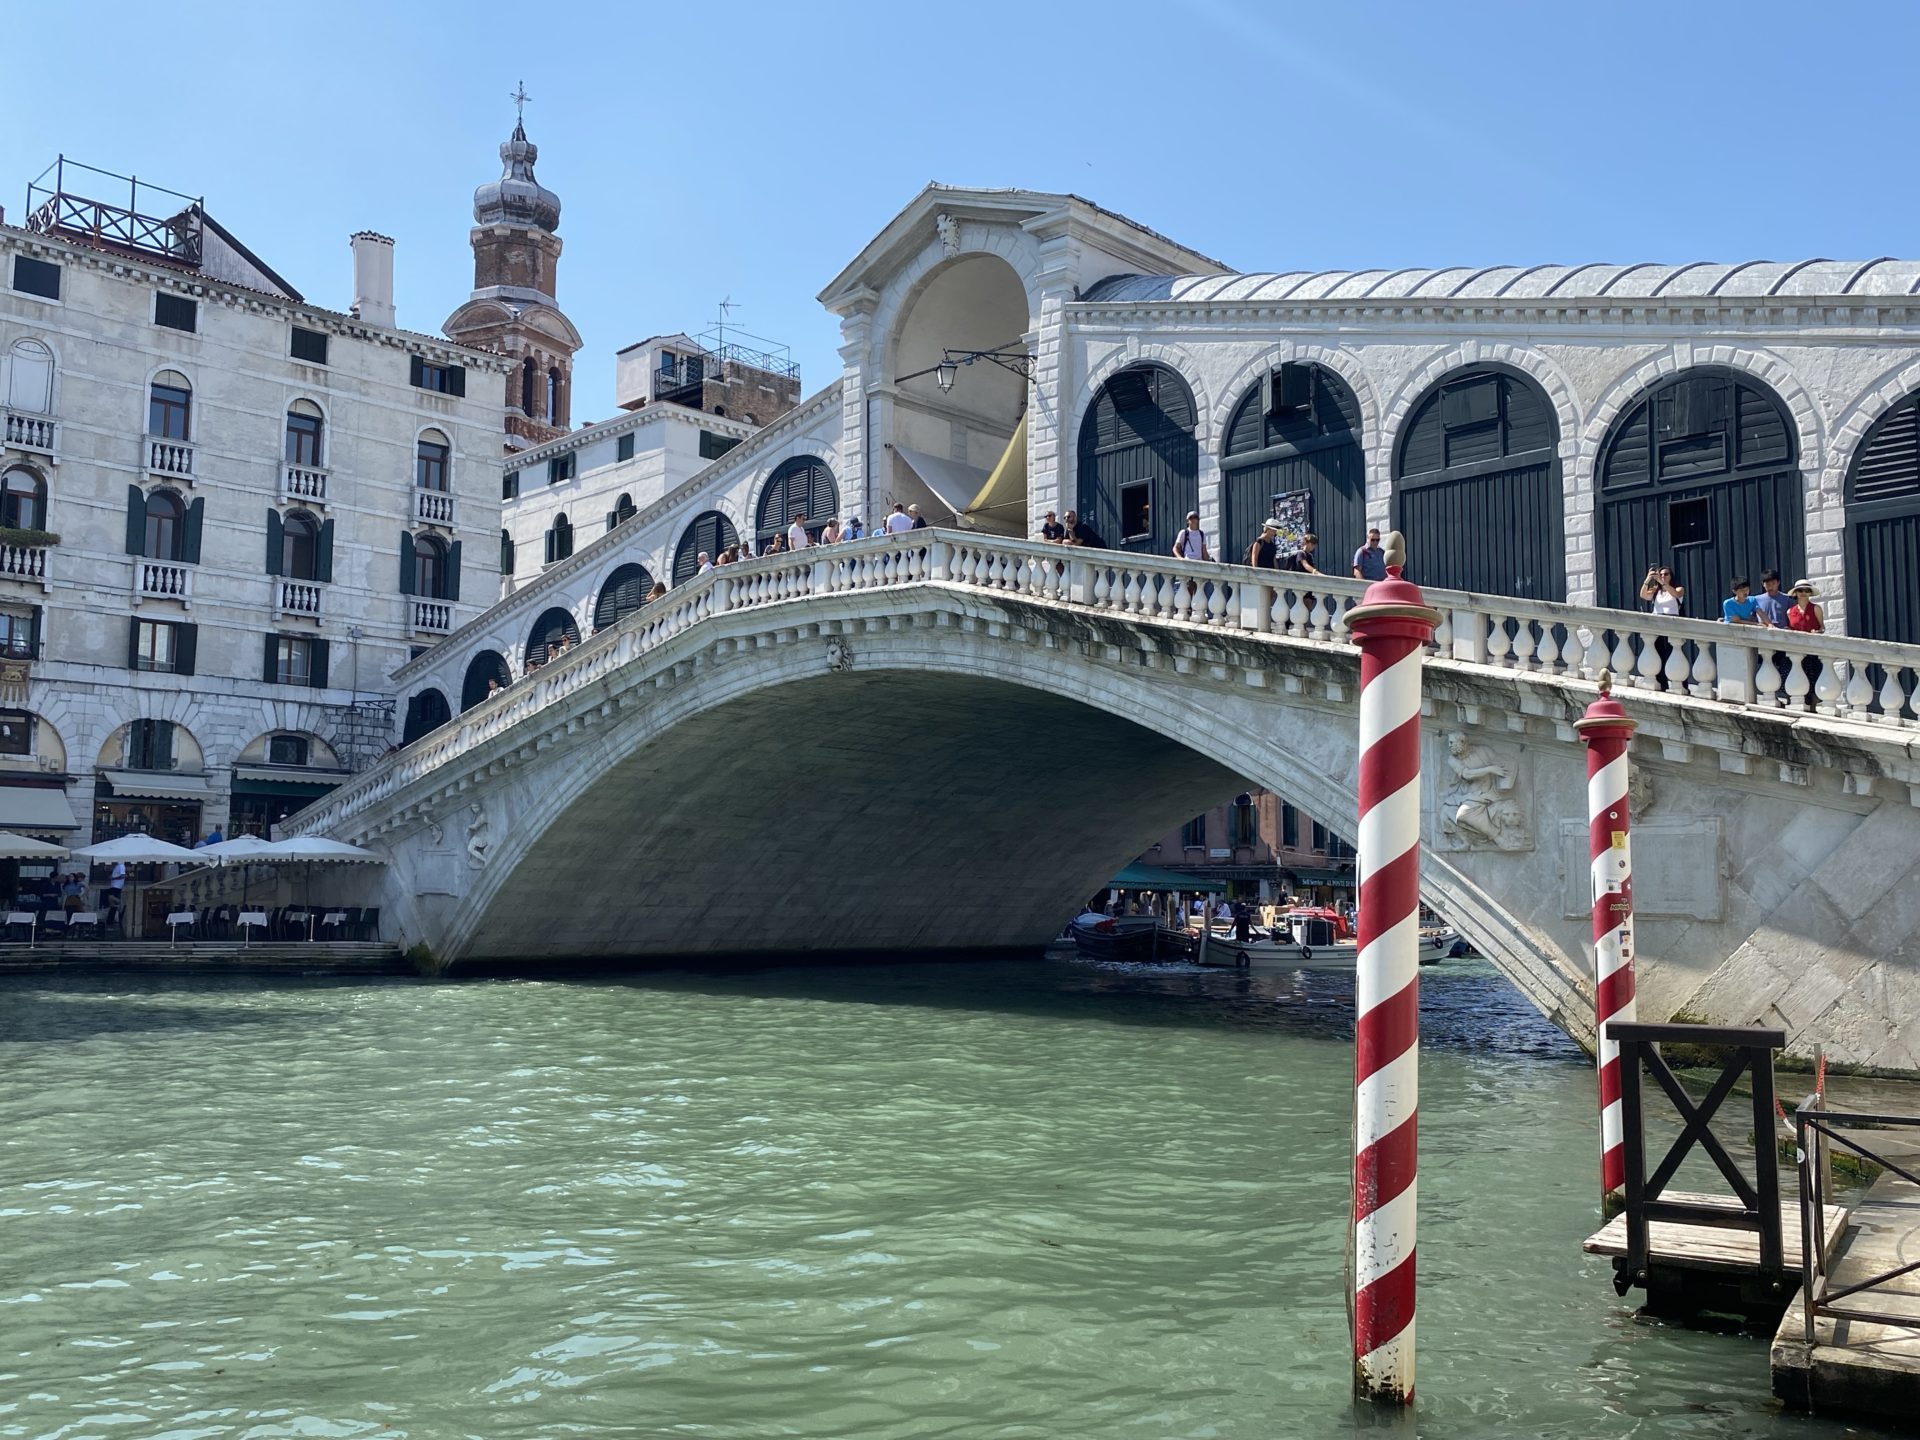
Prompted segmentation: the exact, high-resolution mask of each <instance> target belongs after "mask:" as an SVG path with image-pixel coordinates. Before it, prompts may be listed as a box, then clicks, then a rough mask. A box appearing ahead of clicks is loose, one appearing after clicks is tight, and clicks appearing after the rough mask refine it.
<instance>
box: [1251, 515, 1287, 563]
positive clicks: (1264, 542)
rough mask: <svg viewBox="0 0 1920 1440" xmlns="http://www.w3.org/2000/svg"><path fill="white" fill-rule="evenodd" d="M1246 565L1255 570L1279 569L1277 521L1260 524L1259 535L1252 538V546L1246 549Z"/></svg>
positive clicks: (1278, 525) (1278, 530)
mask: <svg viewBox="0 0 1920 1440" xmlns="http://www.w3.org/2000/svg"><path fill="white" fill-rule="evenodd" d="M1247 564H1249V565H1251V566H1252V567H1253V568H1254V569H1256V570H1278V569H1279V568H1280V522H1279V521H1278V520H1264V521H1262V522H1261V524H1260V533H1259V534H1258V535H1256V536H1254V539H1253V544H1251V545H1249V546H1248V547H1247Z"/></svg>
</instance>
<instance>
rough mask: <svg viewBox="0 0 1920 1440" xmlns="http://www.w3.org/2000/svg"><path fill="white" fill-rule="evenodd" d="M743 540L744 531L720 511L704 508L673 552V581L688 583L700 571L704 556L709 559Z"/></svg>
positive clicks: (681, 537)
mask: <svg viewBox="0 0 1920 1440" xmlns="http://www.w3.org/2000/svg"><path fill="white" fill-rule="evenodd" d="M739 543H740V532H739V531H738V530H735V529H734V528H733V522H732V521H731V520H729V519H727V517H726V516H724V515H722V514H721V513H720V512H719V511H718V510H707V511H703V512H702V513H701V514H698V515H696V516H694V517H693V522H692V523H691V524H689V525H688V526H687V528H686V529H685V530H684V531H683V532H682V533H681V535H680V543H679V544H678V545H677V546H675V547H674V551H673V582H672V583H673V584H675V585H684V584H686V583H687V581H689V580H691V579H693V577H694V576H696V575H698V574H699V573H700V557H701V555H703V554H704V555H705V556H706V557H707V558H708V559H709V560H711V559H713V557H714V556H716V555H718V554H719V553H720V552H721V551H722V550H726V549H729V548H731V547H732V546H735V545H738V544H739Z"/></svg>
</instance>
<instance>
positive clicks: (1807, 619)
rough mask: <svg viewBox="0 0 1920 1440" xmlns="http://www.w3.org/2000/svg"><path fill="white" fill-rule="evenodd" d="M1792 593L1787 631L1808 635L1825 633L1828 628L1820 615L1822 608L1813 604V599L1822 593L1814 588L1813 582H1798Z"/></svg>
mask: <svg viewBox="0 0 1920 1440" xmlns="http://www.w3.org/2000/svg"><path fill="white" fill-rule="evenodd" d="M1791 593H1792V595H1793V603H1792V604H1791V605H1789V606H1787V629H1789V630H1798V631H1801V632H1802V633H1803V634H1807V635H1819V634H1821V633H1823V632H1824V631H1825V630H1826V628H1827V620H1826V617H1825V616H1824V615H1822V614H1821V613H1820V607H1819V606H1818V605H1816V604H1814V603H1813V597H1814V596H1816V595H1818V594H1819V593H1820V592H1819V591H1818V590H1815V589H1814V588H1813V582H1812V581H1811V580H1796V581H1794V582H1793V590H1792V592H1791Z"/></svg>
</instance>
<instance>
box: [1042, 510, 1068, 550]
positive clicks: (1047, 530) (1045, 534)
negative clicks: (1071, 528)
mask: <svg viewBox="0 0 1920 1440" xmlns="http://www.w3.org/2000/svg"><path fill="white" fill-rule="evenodd" d="M1040 538H1041V539H1042V540H1045V541H1048V542H1050V543H1051V544H1054V545H1059V544H1062V543H1063V542H1064V541H1065V540H1066V538H1067V527H1066V526H1064V525H1062V524H1061V523H1060V521H1059V519H1058V518H1057V517H1056V516H1055V515H1054V513H1053V511H1051V510H1049V511H1047V519H1046V523H1045V524H1043V525H1042V526H1041V527H1040Z"/></svg>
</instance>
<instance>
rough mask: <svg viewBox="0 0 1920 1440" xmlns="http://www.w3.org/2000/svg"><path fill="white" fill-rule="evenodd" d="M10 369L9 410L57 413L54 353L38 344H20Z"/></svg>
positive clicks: (16, 343) (35, 341) (15, 348)
mask: <svg viewBox="0 0 1920 1440" xmlns="http://www.w3.org/2000/svg"><path fill="white" fill-rule="evenodd" d="M9 360H10V364H9V365H8V368H7V408H8V409H9V410H27V411H31V412H32V413H34V414H36V415H45V414H46V413H48V412H49V411H50V410H52V409H53V352H52V351H51V350H49V349H47V347H46V346H44V345H42V344H41V343H40V342H39V341H38V340H16V341H14V342H13V353H12V355H11V356H9Z"/></svg>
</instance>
